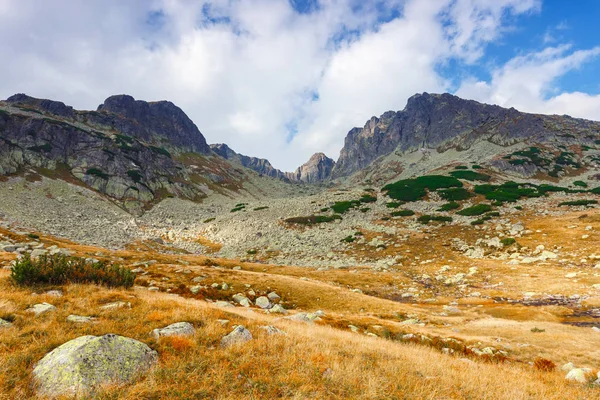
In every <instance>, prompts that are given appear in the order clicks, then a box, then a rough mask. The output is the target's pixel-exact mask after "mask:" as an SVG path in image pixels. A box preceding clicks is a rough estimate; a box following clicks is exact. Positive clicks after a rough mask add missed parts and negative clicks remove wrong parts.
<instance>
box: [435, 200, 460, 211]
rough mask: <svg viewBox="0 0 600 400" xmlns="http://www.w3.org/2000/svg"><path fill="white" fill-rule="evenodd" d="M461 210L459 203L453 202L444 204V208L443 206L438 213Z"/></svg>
mask: <svg viewBox="0 0 600 400" xmlns="http://www.w3.org/2000/svg"><path fill="white" fill-rule="evenodd" d="M459 208H460V204H458V203H457V202H455V201H452V202H450V203H446V204H443V205H442V206H441V207H440V208H439V209H438V211H452V210H457V209H459Z"/></svg>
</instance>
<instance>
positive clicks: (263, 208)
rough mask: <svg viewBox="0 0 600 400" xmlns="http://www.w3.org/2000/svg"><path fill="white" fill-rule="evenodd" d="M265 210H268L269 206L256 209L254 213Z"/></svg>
mask: <svg viewBox="0 0 600 400" xmlns="http://www.w3.org/2000/svg"><path fill="white" fill-rule="evenodd" d="M267 208H269V206H261V207H256V208H255V209H254V211H260V210H266V209H267Z"/></svg>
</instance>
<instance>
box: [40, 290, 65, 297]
mask: <svg viewBox="0 0 600 400" xmlns="http://www.w3.org/2000/svg"><path fill="white" fill-rule="evenodd" d="M44 294H45V295H46V296H52V297H62V296H63V293H62V292H61V291H60V290H49V291H47V292H46V293H44Z"/></svg>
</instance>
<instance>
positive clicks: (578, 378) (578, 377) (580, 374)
mask: <svg viewBox="0 0 600 400" xmlns="http://www.w3.org/2000/svg"><path fill="white" fill-rule="evenodd" d="M586 372H587V371H586V370H585V369H583V368H573V369H572V370H570V371H569V373H568V374H567V376H565V379H566V380H568V381H573V382H579V383H587V382H588V379H587V376H586Z"/></svg>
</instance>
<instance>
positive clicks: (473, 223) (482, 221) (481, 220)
mask: <svg viewBox="0 0 600 400" xmlns="http://www.w3.org/2000/svg"><path fill="white" fill-rule="evenodd" d="M484 222H485V221H484V220H483V219H481V218H480V219H476V220H475V221H471V225H482V224H483V223H484Z"/></svg>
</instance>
